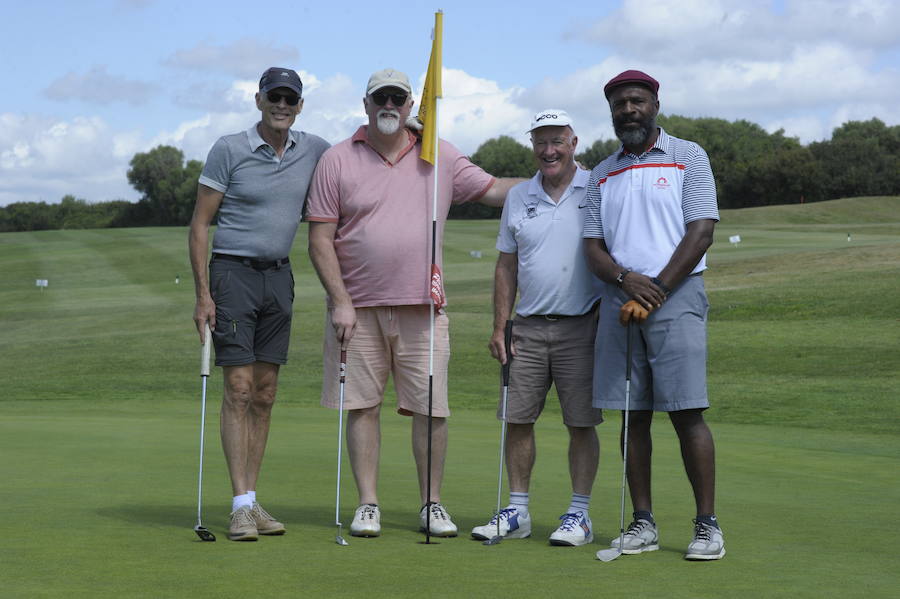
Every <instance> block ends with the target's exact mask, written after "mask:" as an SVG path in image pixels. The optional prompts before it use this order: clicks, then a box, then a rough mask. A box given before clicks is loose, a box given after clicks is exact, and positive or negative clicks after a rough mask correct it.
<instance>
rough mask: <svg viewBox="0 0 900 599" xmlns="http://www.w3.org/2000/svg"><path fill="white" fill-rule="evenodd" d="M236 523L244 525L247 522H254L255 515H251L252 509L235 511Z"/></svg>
mask: <svg viewBox="0 0 900 599" xmlns="http://www.w3.org/2000/svg"><path fill="white" fill-rule="evenodd" d="M234 519H235V523H236V524H238V525H240V526H244V525H247V524H253V517H252V516H251V515H250V510H246V509H241V510H238V511H236V512H234Z"/></svg>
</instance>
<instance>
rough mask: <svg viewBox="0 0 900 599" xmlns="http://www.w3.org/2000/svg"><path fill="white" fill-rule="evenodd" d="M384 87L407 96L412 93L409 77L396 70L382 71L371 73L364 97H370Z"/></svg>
mask: <svg viewBox="0 0 900 599" xmlns="http://www.w3.org/2000/svg"><path fill="white" fill-rule="evenodd" d="M385 87H396V88H398V89H402V90H403V91H405V92H406V93H408V94H411V93H412V87H411V86H410V85H409V77H407V76H406V73H403V72H401V71H398V70H396V69H382V70H381V71H376V72H374V73H372V76H371V77H369V84H368V85H367V86H366V95H367V96H369V95H372V93H373V92H377V91H378V90H379V89H382V88H385Z"/></svg>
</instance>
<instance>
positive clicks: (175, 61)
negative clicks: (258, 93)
mask: <svg viewBox="0 0 900 599" xmlns="http://www.w3.org/2000/svg"><path fill="white" fill-rule="evenodd" d="M299 58H300V52H299V51H298V50H297V48H296V47H294V46H290V45H282V46H276V45H273V44H269V43H264V42H260V41H258V40H256V39H253V38H249V37H245V38H241V39H239V40H237V41H234V42H232V43H230V44H225V45H215V44H210V43H208V42H201V43H199V44H197V45H196V46H194V47H193V48H190V49H188V50H178V51H176V52H175V53H174V54H172V55H171V56H169V57H168V58H167V59H165V60H164V61H163V64H165V65H167V66H171V67H176V68H180V69H188V70H192V71H212V72H216V73H225V74H227V75H232V76H235V77H240V78H242V79H247V78H251V79H253V78H255V79H256V80H257V81H258V80H259V77H260V75H262V72H261V71H260V67H259V65H269V66H287V67H290V66H291V65H292V64H296V63H297V61H298V60H299Z"/></svg>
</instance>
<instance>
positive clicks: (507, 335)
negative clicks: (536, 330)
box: [482, 320, 513, 545]
mask: <svg viewBox="0 0 900 599" xmlns="http://www.w3.org/2000/svg"><path fill="white" fill-rule="evenodd" d="M512 326H513V321H512V320H507V321H506V328H505V329H504V331H503V347H504V349H505V350H506V364H503V365H502V366H501V369H500V371H501V373H502V376H503V408H502V410H501V412H500V467H499V471H500V472H499V473H498V474H497V511H496V512H494V518H496V519H497V534H496V535H494V536H493V537H491V538H490V539H488V540H487V541H483V542H482V545H496V544H497V543H499V542H500V541H501V540H503V537H502V536H501V535H500V495H501V493H502V492H503V461H504V459H505V458H506V406H507V403H508V401H509V365H510V362H512Z"/></svg>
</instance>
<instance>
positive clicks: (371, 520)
mask: <svg viewBox="0 0 900 599" xmlns="http://www.w3.org/2000/svg"><path fill="white" fill-rule="evenodd" d="M380 534H381V510H379V509H378V506H377V505H374V504H372V503H364V504H362V505H361V506H359V507H358V508H356V514H354V516H353V522H352V523H351V524H350V535H351V536H354V537H377V536H379V535H380Z"/></svg>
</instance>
